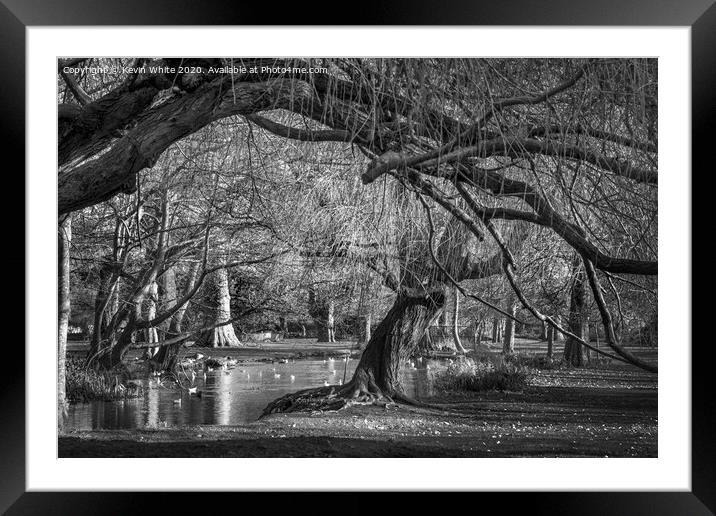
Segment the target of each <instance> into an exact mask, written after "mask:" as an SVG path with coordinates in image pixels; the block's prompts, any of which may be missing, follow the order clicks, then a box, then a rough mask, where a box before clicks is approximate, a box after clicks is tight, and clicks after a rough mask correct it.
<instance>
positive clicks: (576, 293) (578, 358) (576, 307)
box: [563, 261, 588, 367]
mask: <svg viewBox="0 0 716 516" xmlns="http://www.w3.org/2000/svg"><path fill="white" fill-rule="evenodd" d="M584 280H585V274H584V268H583V267H582V265H581V261H579V262H578V263H577V264H576V265H575V274H574V280H573V282H572V292H571V295H570V301H569V331H570V332H572V333H574V334H575V335H578V336H579V337H581V338H582V339H584V337H585V325H584V322H585V316H586V313H585V311H586V310H585V306H586V294H587V291H586V289H585V284H584ZM587 337H588V336H587ZM584 340H586V339H584ZM563 356H564V361H565V363H567V364H570V365H572V366H574V367H582V366H584V364H585V360H586V357H585V353H584V346H582V344H581V343H579V342H578V341H576V340H575V339H573V338H572V337H567V340H566V342H565V343H564V355H563Z"/></svg>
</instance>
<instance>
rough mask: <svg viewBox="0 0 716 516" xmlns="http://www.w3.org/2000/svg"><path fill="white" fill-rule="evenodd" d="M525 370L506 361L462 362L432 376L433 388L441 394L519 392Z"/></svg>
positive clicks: (523, 383) (525, 373) (523, 380)
mask: <svg viewBox="0 0 716 516" xmlns="http://www.w3.org/2000/svg"><path fill="white" fill-rule="evenodd" d="M528 378H529V370H528V368H527V367H524V366H522V365H520V364H517V363H515V362H514V361H510V360H501V361H499V362H497V363H495V362H493V361H489V360H477V361H475V360H473V359H471V358H466V359H463V360H458V361H457V362H454V363H453V364H450V365H449V366H448V368H447V369H446V370H444V371H441V372H440V373H438V374H437V375H436V376H435V387H437V388H438V389H440V390H443V391H474V392H480V391H493V390H496V391H521V390H523V389H524V388H525V386H526V385H527V380H528Z"/></svg>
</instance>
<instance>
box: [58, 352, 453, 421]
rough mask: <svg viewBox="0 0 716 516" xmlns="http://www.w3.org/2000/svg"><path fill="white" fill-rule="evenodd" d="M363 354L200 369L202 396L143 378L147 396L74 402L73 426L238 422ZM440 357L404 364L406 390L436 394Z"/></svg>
mask: <svg viewBox="0 0 716 516" xmlns="http://www.w3.org/2000/svg"><path fill="white" fill-rule="evenodd" d="M357 364H358V360H355V359H354V360H349V361H348V362H344V361H343V360H341V359H337V360H325V361H324V360H296V361H291V362H289V363H286V364H281V363H274V364H271V363H245V364H239V365H237V366H236V367H233V368H231V369H227V370H221V369H217V370H214V371H210V372H207V373H206V379H204V375H203V372H202V371H201V370H199V371H197V375H198V376H197V377H196V378H195V380H194V383H193V385H194V386H195V387H197V391H198V392H200V393H201V397H198V396H196V395H191V394H189V393H188V392H187V391H186V390H180V389H179V388H177V387H176V386H171V384H170V383H169V382H165V383H164V385H160V384H159V382H158V381H157V380H156V379H155V378H148V379H147V378H145V379H143V380H141V381H142V384H143V385H144V387H145V389H146V393H145V395H144V397H143V398H138V399H129V400H125V401H115V402H104V401H94V402H90V403H78V404H72V405H70V407H69V410H68V420H67V427H68V428H73V429H77V430H95V429H120V428H125V429H132V428H163V427H177V426H183V425H201V424H205V425H237V424H242V423H247V422H250V421H255V420H256V419H257V418H258V417H259V415H261V412H262V411H263V409H264V408H265V407H266V405H268V403H269V402H271V401H272V400H274V399H276V398H278V397H280V396H283V395H284V394H288V393H291V392H295V391H298V390H301V389H306V388H308V387H320V386H322V385H324V384H325V382H328V383H329V384H331V385H334V384H338V383H341V382H343V378H344V368H345V381H348V380H350V378H351V376H352V375H353V370H354V369H355V367H356V365H357ZM439 367H440V365H439V364H438V363H437V362H434V361H429V362H428V361H425V362H424V363H416V364H415V366H412V367H411V366H410V365H408V366H405V367H403V373H402V375H403V379H402V382H403V385H404V387H405V391H406V394H408V395H409V396H412V397H415V398H418V399H420V398H422V397H426V396H429V395H431V394H432V373H433V371H434V370H435V369H437V368H439ZM183 383H186V382H183Z"/></svg>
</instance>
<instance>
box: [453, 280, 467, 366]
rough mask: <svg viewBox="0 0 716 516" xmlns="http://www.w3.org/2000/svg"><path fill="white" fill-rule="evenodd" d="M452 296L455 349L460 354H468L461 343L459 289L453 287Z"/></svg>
mask: <svg viewBox="0 0 716 516" xmlns="http://www.w3.org/2000/svg"><path fill="white" fill-rule="evenodd" d="M451 291H452V292H451V295H452V337H453V340H454V342H455V349H457V350H458V351H459V352H460V353H463V354H465V353H467V350H466V349H465V348H464V347H463V345H462V342H461V341H460V292H459V291H458V290H457V287H456V286H454V285H453V287H452V289H451Z"/></svg>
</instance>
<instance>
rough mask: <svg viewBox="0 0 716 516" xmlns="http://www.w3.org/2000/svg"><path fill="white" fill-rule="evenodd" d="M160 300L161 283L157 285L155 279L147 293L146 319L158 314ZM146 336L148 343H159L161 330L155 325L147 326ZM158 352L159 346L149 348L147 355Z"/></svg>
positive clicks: (148, 319) (150, 356) (150, 355)
mask: <svg viewBox="0 0 716 516" xmlns="http://www.w3.org/2000/svg"><path fill="white" fill-rule="evenodd" d="M158 301H159V285H157V282H156V281H155V282H153V283H152V284H151V286H150V287H149V292H148V293H147V298H146V300H145V305H146V315H145V319H146V320H147V321H151V320H152V319H154V318H155V317H156V316H157V302H158ZM144 338H145V341H146V342H147V343H148V344H153V343H157V342H159V332H157V329H156V328H154V327H151V328H146V329H145V331H144ZM158 352H159V348H158V347H154V348H147V350H146V357H147V358H152V357H153V356H154V355H156V354H157V353H158Z"/></svg>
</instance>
